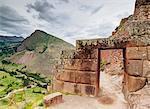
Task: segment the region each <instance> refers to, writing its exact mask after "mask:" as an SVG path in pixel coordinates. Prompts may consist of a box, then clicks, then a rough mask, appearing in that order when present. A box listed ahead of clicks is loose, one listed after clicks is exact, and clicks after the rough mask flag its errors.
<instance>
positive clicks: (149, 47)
mask: <svg viewBox="0 0 150 109" xmlns="http://www.w3.org/2000/svg"><path fill="white" fill-rule="evenodd" d="M147 50H148V60H150V46H148V47H147Z"/></svg>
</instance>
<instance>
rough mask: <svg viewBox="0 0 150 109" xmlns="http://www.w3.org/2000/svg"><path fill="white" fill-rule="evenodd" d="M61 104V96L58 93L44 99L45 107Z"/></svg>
mask: <svg viewBox="0 0 150 109" xmlns="http://www.w3.org/2000/svg"><path fill="white" fill-rule="evenodd" d="M62 102H63V95H62V94H61V93H60V92H57V93H52V94H50V95H47V96H45V97H44V104H45V106H46V107H49V106H52V105H55V104H59V103H62Z"/></svg>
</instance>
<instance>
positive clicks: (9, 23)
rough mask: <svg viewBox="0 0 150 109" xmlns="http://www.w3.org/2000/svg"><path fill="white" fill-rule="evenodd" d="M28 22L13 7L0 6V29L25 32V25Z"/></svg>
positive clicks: (11, 32) (12, 32)
mask: <svg viewBox="0 0 150 109" xmlns="http://www.w3.org/2000/svg"><path fill="white" fill-rule="evenodd" d="M28 24H29V22H28V20H26V19H25V18H24V17H23V16H21V15H19V14H18V13H17V12H16V10H14V9H13V8H10V7H8V6H1V7H0V31H3V32H7V33H9V34H14V35H20V34H23V33H25V32H27V27H26V26H27V25H28Z"/></svg>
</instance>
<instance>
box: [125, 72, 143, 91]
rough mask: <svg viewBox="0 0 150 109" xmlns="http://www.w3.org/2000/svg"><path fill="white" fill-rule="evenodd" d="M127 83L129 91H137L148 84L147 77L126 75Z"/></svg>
mask: <svg viewBox="0 0 150 109" xmlns="http://www.w3.org/2000/svg"><path fill="white" fill-rule="evenodd" d="M125 85H126V90H127V91H128V92H136V91H138V90H140V89H142V88H143V87H144V86H145V85H146V78H143V77H135V76H129V75H128V74H126V75H125Z"/></svg>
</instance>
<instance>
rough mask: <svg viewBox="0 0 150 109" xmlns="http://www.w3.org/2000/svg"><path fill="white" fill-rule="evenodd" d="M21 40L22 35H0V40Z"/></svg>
mask: <svg viewBox="0 0 150 109" xmlns="http://www.w3.org/2000/svg"><path fill="white" fill-rule="evenodd" d="M23 40H24V38H23V37H17V36H3V35H0V42H21V41H23Z"/></svg>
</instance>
